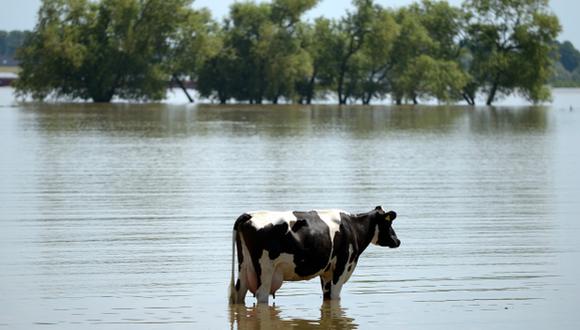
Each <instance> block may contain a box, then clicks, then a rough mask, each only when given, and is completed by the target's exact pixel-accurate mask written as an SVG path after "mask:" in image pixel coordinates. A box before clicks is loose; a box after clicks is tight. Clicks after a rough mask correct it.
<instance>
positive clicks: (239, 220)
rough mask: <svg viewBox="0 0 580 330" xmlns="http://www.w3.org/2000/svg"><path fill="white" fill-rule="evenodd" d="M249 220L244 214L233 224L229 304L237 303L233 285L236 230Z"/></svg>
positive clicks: (249, 217)
mask: <svg viewBox="0 0 580 330" xmlns="http://www.w3.org/2000/svg"><path fill="white" fill-rule="evenodd" d="M251 218H252V216H251V215H249V214H247V213H244V214H242V215H240V216H239V217H238V219H237V220H236V223H235V224H234V231H233V234H232V273H231V279H230V304H236V303H238V292H237V290H236V287H235V284H234V278H235V267H236V243H237V239H238V229H239V227H240V225H241V224H243V223H244V222H246V221H248V220H250V219H251ZM238 276H239V274H238Z"/></svg>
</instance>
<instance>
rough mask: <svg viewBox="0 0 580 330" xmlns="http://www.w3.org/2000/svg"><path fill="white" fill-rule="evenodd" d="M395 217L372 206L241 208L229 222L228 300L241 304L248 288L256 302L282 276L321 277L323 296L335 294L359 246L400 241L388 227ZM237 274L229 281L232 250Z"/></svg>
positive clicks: (274, 288) (353, 264) (329, 297)
mask: <svg viewBox="0 0 580 330" xmlns="http://www.w3.org/2000/svg"><path fill="white" fill-rule="evenodd" d="M396 217H397V214H396V213H395V212H394V211H388V212H385V211H384V210H383V208H382V207H380V206H377V207H376V208H375V209H373V210H372V211H370V212H367V213H360V214H351V213H348V212H345V211H342V210H318V211H309V212H300V211H293V212H292V211H289V212H270V211H257V212H249V213H244V214H242V215H240V216H239V217H238V219H237V220H236V222H235V224H234V230H233V238H232V273H231V281H230V303H231V304H238V303H239V304H243V303H244V300H245V296H246V293H247V292H248V290H250V291H251V292H252V293H253V294H254V296H255V297H256V298H257V301H258V303H266V304H267V303H268V299H269V296H270V294H271V295H272V296H273V297H274V298H276V295H275V294H276V291H277V290H278V289H280V287H281V286H282V282H283V281H302V280H310V279H312V278H314V277H316V276H319V277H320V283H321V286H322V292H323V299H324V300H338V299H340V291H341V289H342V286H343V285H344V283H345V282H346V281H348V279H349V278H350V276H351V275H352V273H353V271H354V269H355V267H356V265H357V262H358V259H359V257H360V255H361V254H362V253H363V251H364V250H365V249H366V248H367V247H368V246H369V244H371V243H373V244H375V245H379V246H388V247H389V248H397V247H399V245H400V244H401V241H400V240H399V239H398V238H397V235H396V234H395V230H394V229H393V227H392V223H393V220H395V218H396ZM236 250H237V257H238V278H237V281H236V282H235V284H234V268H235V255H236Z"/></svg>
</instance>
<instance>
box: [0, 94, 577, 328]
mask: <svg viewBox="0 0 580 330" xmlns="http://www.w3.org/2000/svg"><path fill="white" fill-rule="evenodd" d="M561 93H562V95H560V94H558V95H557V98H558V100H560V103H559V105H555V106H551V107H506V108H495V109H489V108H468V107H416V108H413V107H407V108H396V107H388V106H380V107H372V108H369V107H341V108H339V107H333V106H313V107H292V106H276V107H272V106H262V107H253V106H226V107H220V106H207V105H206V106H203V105H200V106H179V105H160V104H155V105H78V104H76V105H75V104H72V105H31V104H28V105H16V106H10V105H5V106H2V107H0V184H1V185H0V269H1V272H0V328H6V329H34V328H48V329H51V328H54V329H82V328H91V329H126V328H135V329H141V328H146V329H157V328H162V329H181V328H183V329H205V328H211V329H223V328H230V327H232V328H240V329H248V328H249V329H258V328H263V329H267V328H297V329H304V328H305V329H308V328H335V329H354V328H361V329H369V328H381V329H384V328H400V329H425V328H428V329H449V328H452V329H454V328H455V329H457V328H468V329H484V328H485V329H488V328H489V327H490V326H491V327H492V328H498V329H540V328H545V327H546V326H550V327H551V328H554V329H576V328H577V326H578V324H579V323H580V315H579V314H578V313H577V309H578V304H579V303H580V295H579V294H580V284H579V283H578V278H580V276H579V275H580V266H579V264H578V260H580V259H578V258H577V257H578V256H579V253H578V252H579V250H580V243H579V239H578V237H580V222H579V221H580V211H579V209H580V207H579V205H580V180H579V178H580V174H579V172H578V171H579V170H580V147H579V143H580V102H579V101H580V94H578V92H576V91H565V92H561ZM5 103H6V102H5ZM568 103H570V104H572V105H573V108H572V110H570V109H569V108H568ZM574 107H576V108H574ZM379 204H380V205H383V207H384V208H388V209H393V210H395V211H397V213H398V214H399V217H398V218H397V221H396V223H395V228H396V230H397V234H398V236H399V238H400V239H401V240H402V246H401V247H400V248H399V249H396V250H389V249H384V248H379V247H374V246H373V247H370V248H369V249H368V250H367V251H366V252H365V254H364V255H363V256H362V257H361V260H360V263H359V266H358V268H357V270H356V271H355V273H354V275H353V277H352V278H351V280H350V281H349V282H348V283H347V284H346V286H345V288H344V290H343V297H342V301H340V303H332V304H331V303H325V304H323V303H322V297H321V291H320V288H319V281H318V280H313V281H310V282H296V283H285V284H284V286H283V287H282V289H281V290H280V291H279V292H278V294H277V295H276V299H275V300H274V304H275V306H253V301H254V300H253V298H252V297H251V296H248V298H247V299H246V302H247V304H246V306H245V307H243V306H237V307H234V308H230V307H229V306H228V304H227V285H228V283H229V275H230V263H231V259H230V258H231V250H230V249H231V227H232V224H233V221H234V220H235V218H236V217H237V215H239V214H240V213H242V212H244V211H248V210H254V209H273V210H294V209H297V210H309V209H314V208H342V209H346V210H349V211H352V212H363V211H368V210H370V209H371V208H373V207H374V206H376V205H379ZM145 325H146V326H145Z"/></svg>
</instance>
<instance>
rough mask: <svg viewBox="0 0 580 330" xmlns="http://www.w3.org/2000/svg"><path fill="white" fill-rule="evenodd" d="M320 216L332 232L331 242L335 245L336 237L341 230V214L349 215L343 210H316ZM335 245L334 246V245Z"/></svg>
mask: <svg viewBox="0 0 580 330" xmlns="http://www.w3.org/2000/svg"><path fill="white" fill-rule="evenodd" d="M316 213H318V216H319V217H320V219H322V221H324V223H326V225H327V226H328V229H329V230H330V242H332V243H334V236H335V235H336V233H337V232H338V231H339V230H340V214H341V213H344V214H349V213H347V212H345V211H342V210H316ZM333 245H334V244H333Z"/></svg>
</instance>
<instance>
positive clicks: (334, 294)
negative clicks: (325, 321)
mask: <svg viewBox="0 0 580 330" xmlns="http://www.w3.org/2000/svg"><path fill="white" fill-rule="evenodd" d="M343 285H344V282H341V281H338V283H334V282H332V283H331V285H330V300H339V299H340V291H342V286H343Z"/></svg>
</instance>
